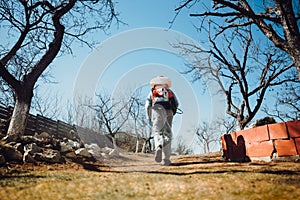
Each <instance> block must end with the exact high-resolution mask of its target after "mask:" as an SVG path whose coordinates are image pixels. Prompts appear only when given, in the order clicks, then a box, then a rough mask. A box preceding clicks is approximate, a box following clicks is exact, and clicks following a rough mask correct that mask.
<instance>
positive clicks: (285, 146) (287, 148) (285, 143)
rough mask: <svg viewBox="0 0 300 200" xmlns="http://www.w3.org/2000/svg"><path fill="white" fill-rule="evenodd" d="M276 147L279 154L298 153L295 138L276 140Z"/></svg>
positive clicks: (290, 154) (292, 154)
mask: <svg viewBox="0 0 300 200" xmlns="http://www.w3.org/2000/svg"><path fill="white" fill-rule="evenodd" d="M275 148H276V150H277V153H278V156H294V155H297V151H296V146H295V143H294V140H275Z"/></svg>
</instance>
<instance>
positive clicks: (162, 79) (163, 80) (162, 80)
mask: <svg viewBox="0 0 300 200" xmlns="http://www.w3.org/2000/svg"><path fill="white" fill-rule="evenodd" d="M155 85H167V87H168V88H170V87H171V86H172V83H171V79H170V78H168V77H166V76H157V77H155V78H153V79H152V80H151V81H150V86H151V88H154V87H155Z"/></svg>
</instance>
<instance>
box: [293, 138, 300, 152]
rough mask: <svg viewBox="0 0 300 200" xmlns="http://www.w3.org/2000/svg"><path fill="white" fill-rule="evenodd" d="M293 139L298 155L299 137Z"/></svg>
mask: <svg viewBox="0 0 300 200" xmlns="http://www.w3.org/2000/svg"><path fill="white" fill-rule="evenodd" d="M294 140H295V145H296V149H297V154H298V155H300V138H295V139H294Z"/></svg>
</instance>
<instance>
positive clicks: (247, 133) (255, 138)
mask: <svg viewBox="0 0 300 200" xmlns="http://www.w3.org/2000/svg"><path fill="white" fill-rule="evenodd" d="M239 135H242V136H243V137H244V140H245V142H246V143H251V142H262V141H268V140H270V138H269V133H268V126H267V125H264V126H259V127H256V128H250V129H245V130H242V131H238V132H237V133H236V136H237V137H238V136H239Z"/></svg>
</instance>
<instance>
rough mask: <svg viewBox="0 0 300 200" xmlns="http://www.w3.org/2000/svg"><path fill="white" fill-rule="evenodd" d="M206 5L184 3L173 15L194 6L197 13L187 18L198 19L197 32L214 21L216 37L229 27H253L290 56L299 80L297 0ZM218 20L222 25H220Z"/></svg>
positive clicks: (227, 0) (226, 0) (192, 0)
mask: <svg viewBox="0 0 300 200" xmlns="http://www.w3.org/2000/svg"><path fill="white" fill-rule="evenodd" d="M207 3H208V4H204V3H203V1H199V0H185V1H184V2H183V3H182V4H181V5H180V6H178V8H177V9H176V11H177V14H176V15H178V13H179V12H180V11H181V10H182V9H183V8H188V9H190V8H191V7H196V6H197V10H199V11H198V13H192V14H190V16H192V17H199V18H200V19H201V23H200V27H199V28H200V29H201V28H205V21H214V22H215V25H216V26H215V28H216V33H215V34H216V36H217V35H220V34H223V33H225V32H226V31H227V30H228V29H232V28H237V27H249V26H251V27H252V28H254V27H255V28H256V29H257V30H260V32H261V33H262V34H263V35H265V37H266V38H268V39H269V41H271V42H272V43H273V44H274V45H275V46H276V47H277V48H279V49H281V50H283V51H285V52H286V53H288V54H289V55H290V57H291V58H292V60H293V62H294V63H295V67H296V69H297V71H298V78H299V80H300V32H299V31H300V28H299V24H300V23H299V22H300V1H299V0H284V1H283V0H262V1H252V0H235V1H231V0H212V1H207ZM201 8H202V10H200V9H201ZM207 18H209V19H211V20H207ZM222 21H223V22H224V24H221V23H222Z"/></svg>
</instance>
